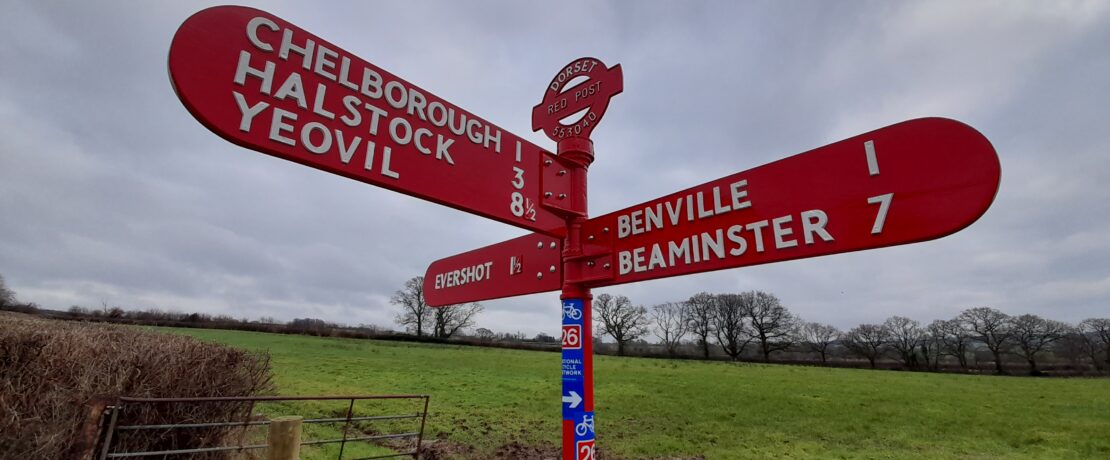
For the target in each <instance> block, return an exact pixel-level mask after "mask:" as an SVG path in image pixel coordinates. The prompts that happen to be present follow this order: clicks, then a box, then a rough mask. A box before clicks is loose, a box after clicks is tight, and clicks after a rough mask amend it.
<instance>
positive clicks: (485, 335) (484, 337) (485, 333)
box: [474, 327, 496, 342]
mask: <svg viewBox="0 0 1110 460" xmlns="http://www.w3.org/2000/svg"><path fill="white" fill-rule="evenodd" d="M474 335H475V336H477V337H478V339H479V340H481V341H483V342H489V341H492V340H493V339H494V337H496V335H495V334H494V333H493V331H491V330H489V329H486V328H484V327H480V328H478V329H477V330H475V331H474Z"/></svg>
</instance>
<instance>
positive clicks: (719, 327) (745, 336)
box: [713, 294, 752, 361]
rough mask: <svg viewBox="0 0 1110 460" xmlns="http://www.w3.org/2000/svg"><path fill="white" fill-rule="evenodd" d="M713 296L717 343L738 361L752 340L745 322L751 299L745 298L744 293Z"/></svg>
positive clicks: (714, 328)
mask: <svg viewBox="0 0 1110 460" xmlns="http://www.w3.org/2000/svg"><path fill="white" fill-rule="evenodd" d="M713 298H714V302H713V305H714V309H713V311H714V313H713V331H714V333H715V334H716V336H717V343H718V344H720V345H721V348H722V349H724V351H725V354H726V355H728V356H729V357H730V358H732V360H733V361H736V360H738V359H740V355H741V354H742V353H744V348H745V347H747V346H748V344H749V343H751V341H752V336H751V331H749V330H748V328H747V325H746V324H745V322H744V319H745V318H746V317H747V316H748V311H747V309H748V308H750V307H751V301H750V300H746V299H744V294H718V295H716V296H713Z"/></svg>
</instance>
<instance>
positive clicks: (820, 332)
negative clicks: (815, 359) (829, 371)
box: [801, 323, 841, 364]
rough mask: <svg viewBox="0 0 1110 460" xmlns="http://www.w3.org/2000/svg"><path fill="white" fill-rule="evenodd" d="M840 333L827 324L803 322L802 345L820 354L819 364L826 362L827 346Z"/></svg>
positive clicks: (838, 337) (837, 338)
mask: <svg viewBox="0 0 1110 460" xmlns="http://www.w3.org/2000/svg"><path fill="white" fill-rule="evenodd" d="M840 334H841V333H840V329H837V328H836V327H834V326H830V325H828V324H821V323H805V324H803V325H802V327H801V336H802V345H803V346H804V347H806V349H808V350H809V351H812V352H814V353H817V354H819V355H821V364H828V356H829V348H830V347H831V346H832V344H833V342H836V341H837V340H839V339H840Z"/></svg>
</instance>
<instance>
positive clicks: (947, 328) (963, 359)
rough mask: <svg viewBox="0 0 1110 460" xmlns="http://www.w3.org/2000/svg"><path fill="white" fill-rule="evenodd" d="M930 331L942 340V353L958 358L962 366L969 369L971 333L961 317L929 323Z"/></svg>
mask: <svg viewBox="0 0 1110 460" xmlns="http://www.w3.org/2000/svg"><path fill="white" fill-rule="evenodd" d="M929 333H930V334H931V335H933V336H934V337H936V339H937V340H939V341H940V354H943V355H948V356H951V357H954V358H956V361H958V362H959V363H960V368H961V369H963V370H965V371H966V370H967V352H968V346H969V343H970V341H971V333H970V332H968V330H967V329H965V328H964V327H963V324H962V323H961V322H960V321H959V319H950V320H942V319H938V320H936V321H933V322H932V323H931V324H929Z"/></svg>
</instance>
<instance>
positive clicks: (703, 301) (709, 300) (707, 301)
mask: <svg viewBox="0 0 1110 460" xmlns="http://www.w3.org/2000/svg"><path fill="white" fill-rule="evenodd" d="M682 307H683V309H684V310H685V311H686V315H685V316H686V322H687V324H689V328H688V329H689V331H690V333H691V334H693V335H694V336H695V337H697V341H698V346H700V347H701V351H702V356H703V357H704V358H705V359H709V337H710V336H712V335H713V334H714V333H715V331H714V330H713V325H714V324H715V314H716V313H715V311H716V297H715V296H713V294H710V293H708V292H701V293H698V294H695V295H694V296H693V297H690V299H689V300H687V301H686V302H683V304H682Z"/></svg>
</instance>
